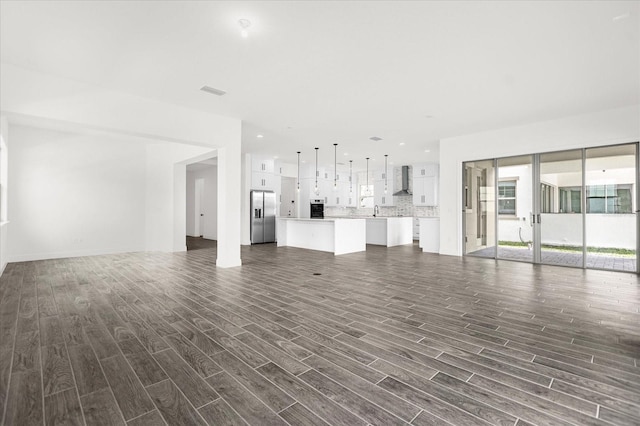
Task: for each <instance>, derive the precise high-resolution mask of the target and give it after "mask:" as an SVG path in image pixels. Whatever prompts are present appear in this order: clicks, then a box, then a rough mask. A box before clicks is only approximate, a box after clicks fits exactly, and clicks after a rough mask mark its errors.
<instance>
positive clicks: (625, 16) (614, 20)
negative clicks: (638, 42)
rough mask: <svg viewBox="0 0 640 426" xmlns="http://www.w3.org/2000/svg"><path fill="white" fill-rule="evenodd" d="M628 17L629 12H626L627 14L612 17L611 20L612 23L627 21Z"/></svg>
mask: <svg viewBox="0 0 640 426" xmlns="http://www.w3.org/2000/svg"><path fill="white" fill-rule="evenodd" d="M630 16H631V14H630V13H629V12H627V13H623V14H622V15H618V16H614V17H613V18H612V21H613V22H616V21H622V20H623V19H627V18H628V17H630Z"/></svg>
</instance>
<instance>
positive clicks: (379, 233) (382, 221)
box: [366, 216, 413, 247]
mask: <svg viewBox="0 0 640 426" xmlns="http://www.w3.org/2000/svg"><path fill="white" fill-rule="evenodd" d="M366 220H367V244H375V245H381V246H386V247H393V246H399V245H403V244H413V218H411V217H400V216H393V217H368V218H367V219H366Z"/></svg>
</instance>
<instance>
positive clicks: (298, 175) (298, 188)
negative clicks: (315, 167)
mask: <svg viewBox="0 0 640 426" xmlns="http://www.w3.org/2000/svg"><path fill="white" fill-rule="evenodd" d="M298 192H300V151H298Z"/></svg>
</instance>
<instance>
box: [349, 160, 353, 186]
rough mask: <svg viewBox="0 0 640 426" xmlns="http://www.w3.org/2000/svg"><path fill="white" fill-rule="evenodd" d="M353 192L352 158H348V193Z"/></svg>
mask: <svg viewBox="0 0 640 426" xmlns="http://www.w3.org/2000/svg"><path fill="white" fill-rule="evenodd" d="M352 192H353V160H349V194H351V193H352Z"/></svg>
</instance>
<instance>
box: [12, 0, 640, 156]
mask: <svg viewBox="0 0 640 426" xmlns="http://www.w3.org/2000/svg"><path fill="white" fill-rule="evenodd" d="M639 4H640V2H638V1H620V2H616V1H566V2H564V1H555V2H551V1H545V2H538V1H531V2H527V1H517V2H478V1H476V2H463V1H455V2H444V1H441V2H436V1H432V2H426V1H425V2H419V1H410V2H399V1H393V2H391V1H388V2H386V1H376V2H364V1H357V2H345V1H341V2H337V1H336V2H314V1H287V2H284V1H283V2H273V1H272V2H239V1H234V2H212V1H200V2H188V1H180V2H171V1H140V2H136V1H127V2H95V1H89V2H81V1H68V2H63V1H47V2H36V1H29V2H7V1H2V2H1V3H0V16H1V21H0V52H1V57H0V59H1V60H2V62H7V63H11V64H14V65H18V66H22V67H25V68H29V69H34V70H38V71H42V72H48V73H52V74H55V75H59V76H64V77H68V78H72V79H76V80H80V81H83V82H87V83H92V84H95V85H99V86H102V87H107V88H111V89H114V90H119V91H124V92H129V93H132V94H137V95H141V96H146V97H150V98H155V99H159V100H162V101H166V102H172V103H175V104H180V105H184V106H187V107H191V108H195V109H199V110H203V111H208V112H211V113H216V114H221V115H226V116H232V117H237V118H240V119H242V120H243V123H244V124H243V140H242V143H243V151H245V152H259V153H263V154H265V155H273V156H278V157H280V158H281V159H282V160H284V161H288V162H295V161H296V154H295V152H296V151H302V159H303V160H307V161H309V162H311V161H313V155H314V153H313V148H314V147H315V146H318V147H320V151H319V153H320V162H321V163H333V143H336V142H337V143H338V144H339V145H338V156H339V159H338V161H344V162H346V160H349V159H353V160H354V166H355V167H358V168H362V167H364V158H365V157H367V156H368V157H371V158H373V159H375V161H376V162H377V164H381V163H382V161H383V157H382V156H383V155H384V154H389V160H390V161H391V162H394V163H395V164H397V165H399V164H408V163H415V162H419V161H430V160H431V161H433V160H435V161H437V159H438V140H439V139H440V138H444V137H450V136H455V135H461V134H467V133H471V132H478V131H482V130H489V129H495V128H500V127H506V126H512V125H518V124H524V123H530V122H534V121H540V120H547V119H553V118H556V117H562V116H567V115H573V114H579V113H584V112H591V111H599V110H604V109H608V108H615V107H619V106H626V105H631V104H638V103H640V66H639V63H640V35H639V28H640V14H639V12H640V8H639ZM240 18H245V19H249V20H251V21H252V24H253V25H252V27H251V28H250V35H249V37H248V38H246V39H245V38H242V37H241V36H240V28H239V26H238V24H237V21H238V19H240ZM203 85H209V86H212V87H215V88H218V89H222V90H225V91H226V92H227V94H226V95H225V96H222V97H217V96H213V95H210V94H207V93H204V92H201V91H199V88H200V87H201V86H203ZM428 116H431V118H429V117H428ZM257 134H262V135H264V137H263V138H261V139H259V138H257V137H256V135H257ZM371 136H379V137H381V138H383V140H382V141H380V142H373V141H370V140H369V137H371ZM400 143H404V145H403V146H400ZM427 149H430V150H431V152H429V153H426V152H425V150H427ZM532 151H535V148H534V147H532ZM345 153H348V155H346V156H345V155H344V154H345ZM376 162H373V163H372V164H373V165H374V166H375V164H376Z"/></svg>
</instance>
